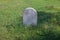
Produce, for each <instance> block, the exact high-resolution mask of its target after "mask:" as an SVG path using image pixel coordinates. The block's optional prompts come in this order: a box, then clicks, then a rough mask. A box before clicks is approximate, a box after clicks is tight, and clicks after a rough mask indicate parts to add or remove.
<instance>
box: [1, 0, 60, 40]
mask: <svg viewBox="0 0 60 40" xmlns="http://www.w3.org/2000/svg"><path fill="white" fill-rule="evenodd" d="M27 7H33V8H35V9H36V10H37V11H43V12H47V14H44V13H43V14H41V15H43V17H45V16H44V15H46V16H47V17H49V16H48V15H49V13H53V14H54V15H55V14H56V15H59V16H56V17H57V19H58V23H57V24H56V23H55V22H56V18H53V17H52V20H51V23H50V21H47V22H49V23H47V22H46V23H45V22H44V21H45V20H46V19H47V18H46V19H45V20H43V23H39V24H38V26H37V27H25V26H24V25H23V24H22V15H23V12H24V9H25V8H27ZM57 12H58V13H57ZM52 16H53V15H52ZM52 21H53V22H52ZM53 23H54V24H53ZM58 24H60V0H0V40H40V34H44V33H43V32H42V31H41V28H42V29H44V30H43V31H45V33H47V32H48V29H47V28H48V27H50V26H53V27H54V26H55V27H56V28H55V27H54V28H55V30H53V32H54V33H56V32H57V33H58V34H60V32H59V31H60V25H58ZM45 28H46V29H45ZM57 33H56V34H57ZM41 38H42V37H41ZM43 39H44V38H42V39H41V40H43Z"/></svg>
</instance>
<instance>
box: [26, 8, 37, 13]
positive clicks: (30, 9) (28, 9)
mask: <svg viewBox="0 0 60 40" xmlns="http://www.w3.org/2000/svg"><path fill="white" fill-rule="evenodd" d="M25 10H34V11H35V12H36V10H35V9H34V8H32V7H27V8H26V9H25Z"/></svg>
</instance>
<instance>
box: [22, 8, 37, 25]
mask: <svg viewBox="0 0 60 40" xmlns="http://www.w3.org/2000/svg"><path fill="white" fill-rule="evenodd" d="M23 24H24V25H33V26H36V25H37V11H36V10H35V9H34V8H31V7H28V8H26V9H25V10H24V13H23Z"/></svg>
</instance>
